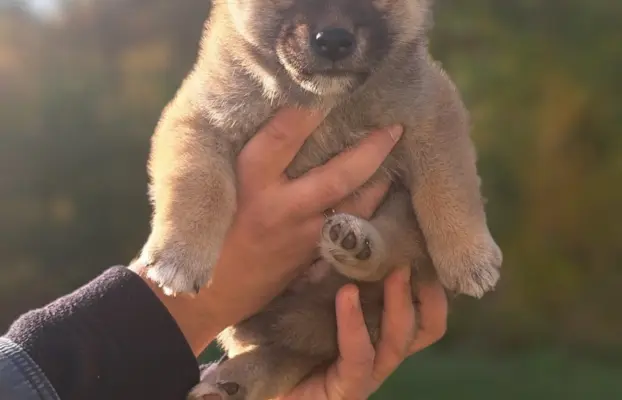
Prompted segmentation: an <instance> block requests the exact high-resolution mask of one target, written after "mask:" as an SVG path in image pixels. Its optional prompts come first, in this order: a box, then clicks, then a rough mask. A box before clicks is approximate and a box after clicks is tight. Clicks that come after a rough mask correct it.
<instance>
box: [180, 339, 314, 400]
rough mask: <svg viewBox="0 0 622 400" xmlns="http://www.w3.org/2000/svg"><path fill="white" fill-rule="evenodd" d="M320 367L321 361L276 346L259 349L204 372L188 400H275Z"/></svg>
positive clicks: (213, 366) (212, 366)
mask: <svg viewBox="0 0 622 400" xmlns="http://www.w3.org/2000/svg"><path fill="white" fill-rule="evenodd" d="M321 364H322V360H321V359H319V358H315V357H312V356H305V355H302V354H294V353H291V352H289V351H288V350H283V349H281V348H277V347H260V348H256V349H253V350H250V351H248V352H246V353H242V354H239V355H237V356H235V357H233V358H231V359H229V360H227V361H224V362H223V363H222V364H220V365H211V366H210V367H209V368H207V369H205V370H204V371H203V373H202V374H201V382H199V384H197V385H196V386H195V387H194V388H193V389H192V390H191V391H190V394H189V395H188V400H203V399H208V398H209V399H219V400H269V399H275V398H278V397H281V396H283V395H286V394H287V393H289V392H290V391H291V390H292V389H294V388H295V387H296V386H297V385H298V384H299V383H300V382H301V381H302V380H303V379H304V378H305V377H306V376H307V375H309V374H310V373H311V371H313V370H314V369H315V368H316V367H318V366H320V365H321Z"/></svg>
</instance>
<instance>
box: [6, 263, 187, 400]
mask: <svg viewBox="0 0 622 400" xmlns="http://www.w3.org/2000/svg"><path fill="white" fill-rule="evenodd" d="M5 339H8V340H10V341H11V342H13V343H15V344H16V345H17V346H19V347H20V348H21V349H23V350H24V351H25V352H26V353H27V354H28V355H29V356H30V358H31V359H32V360H33V361H34V362H35V363H36V364H37V365H38V366H39V368H40V369H41V370H42V371H43V373H44V374H45V376H46V377H47V379H48V380H49V382H50V383H51V385H52V386H53V388H54V389H55V390H56V392H57V393H58V395H59V397H60V399H61V400H74V399H75V400H78V399H80V400H85V399H89V400H97V399H102V400H104V399H105V400H111V399H115V400H116V399H119V400H123V399H145V400H153V399H162V400H176V399H179V400H182V399H185V398H186V394H187V393H188V391H189V390H190V389H191V388H192V386H194V385H195V384H196V383H197V382H198V380H199V368H198V365H197V361H196V358H195V357H194V355H193V353H192V350H191V349H190V347H189V346H188V343H187V342H186V340H185V338H184V336H183V334H182V332H181V331H180V329H179V327H178V326H177V324H176V322H175V320H174V319H173V318H172V317H171V315H170V314H169V313H168V310H167V309H166V308H165V307H164V305H163V304H162V303H161V302H160V300H159V299H158V298H157V297H156V296H155V294H154V293H153V292H152V291H151V289H149V287H147V285H146V284H145V283H144V281H143V280H142V279H141V278H140V277H138V276H137V275H136V274H134V273H133V272H132V271H130V270H128V269H126V268H125V267H114V268H111V269H109V270H107V271H105V272H104V273H103V274H101V275H100V276H99V277H97V278H96V279H94V280H93V281H91V282H89V283H88V284H86V285H85V286H83V287H81V288H79V289H78V290H77V291H75V292H74V293H71V294H69V295H67V296H65V297H62V298H60V299H58V300H56V301H55V302H53V303H51V304H49V305H47V306H45V307H43V308H41V309H36V310H33V311H30V312H28V313H26V314H24V315H23V316H21V317H20V318H19V319H18V320H17V321H15V322H14V323H13V325H12V326H11V327H10V328H9V331H8V332H7V333H6V335H5Z"/></svg>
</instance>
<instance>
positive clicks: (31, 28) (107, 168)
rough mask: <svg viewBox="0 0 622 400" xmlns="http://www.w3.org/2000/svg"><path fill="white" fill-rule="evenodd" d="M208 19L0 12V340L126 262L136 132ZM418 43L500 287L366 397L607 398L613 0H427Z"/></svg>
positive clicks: (614, 134)
mask: <svg viewBox="0 0 622 400" xmlns="http://www.w3.org/2000/svg"><path fill="white" fill-rule="evenodd" d="M411 1H413V0H411ZM208 8H209V1H208V0H177V1H172V0H99V1H94V0H92V1H87V0H82V1H80V0H64V1H53V0H38V1H33V2H27V1H18V0H0V328H2V330H4V329H5V328H6V327H7V326H8V324H9V323H10V322H11V321H12V320H13V319H14V318H15V317H17V316H18V315H19V314H20V313H22V312H24V311H26V310H28V309H29V308H32V307H36V306H40V305H42V304H44V303H45V302H47V301H50V300H51V299H53V298H54V297H56V296H58V295H61V294H63V293H65V292H67V291H70V290H72V289H74V288H76V287H77V286H79V285H81V284H83V283H85V282H86V281H87V280H89V279H91V278H93V277H94V276H95V275H97V274H98V273H99V272H101V271H102V270H103V269H105V268H107V267H109V266H111V265H114V264H123V263H127V262H129V261H130V259H131V258H133V257H134V256H135V255H136V253H137V251H138V250H139V249H140V247H141V245H142V243H143V241H144V240H145V238H146V236H147V233H148V229H149V225H148V217H149V213H150V210H149V206H148V202H147V196H146V172H145V162H146V157H147V154H148V149H149V137H150V135H151V133H152V131H153V128H154V126H155V124H156V122H157V120H158V117H159V114H160V112H161V110H162V107H163V106H164V105H165V103H166V102H167V101H168V100H169V99H170V98H171V96H172V95H173V93H174V92H175V90H176V88H177V87H178V85H179V84H180V82H181V79H182V78H183V77H184V75H185V73H186V72H188V69H189V67H190V66H191V64H192V62H193V61H194V57H195V52H196V49H197V42H198V39H199V37H200V31H201V26H202V22H203V19H204V17H205V16H206V15H207V11H208ZM432 48H433V55H434V56H435V57H436V58H437V59H439V60H441V61H442V62H443V65H444V66H445V68H446V69H447V70H448V71H449V73H450V74H451V76H452V77H453V78H454V80H455V81H456V83H457V85H458V87H459V88H460V90H461V91H462V93H463V95H464V99H465V101H466V103H467V105H468V107H469V109H470V110H471V112H472V115H473V123H474V130H473V137H474V140H475V141H476V144H477V146H478V148H479V154H480V171H481V174H482V176H483V179H484V192H485V195H486V197H487V198H488V200H489V203H488V212H489V221H490V224H491V227H492V230H493V233H494V235H495V237H496V238H498V241H499V243H500V244H501V246H502V248H503V250H504V253H505V265H504V269H503V278H502V282H501V284H500V286H499V288H498V290H497V291H496V292H495V293H493V294H491V295H488V296H487V297H485V298H484V299H483V300H481V301H475V300H470V299H465V298H457V299H454V300H453V301H452V311H451V315H450V327H449V332H448V334H447V336H446V337H445V338H444V339H443V341H442V342H440V343H439V344H437V345H436V346H434V347H433V348H431V349H429V350H427V351H425V352H423V353H421V354H420V355H417V356H415V357H413V358H412V359H411V360H409V361H408V362H407V363H406V364H404V365H403V366H402V367H401V368H400V370H399V371H398V372H397V373H396V374H395V375H394V376H393V377H392V378H391V379H390V380H389V381H388V382H387V383H386V385H385V386H384V387H383V389H382V390H381V392H380V393H378V394H377V395H376V398H377V399H415V398H416V399H425V400H428V399H429V400H433V399H447V398H453V397H456V396H458V397H460V398H462V399H465V400H466V399H478V400H487V399H508V400H511V399H526V398H527V397H532V398H535V399H547V400H555V399H564V400H574V399H622V311H621V309H622V187H621V183H622V131H621V129H622V79H621V77H620V76H621V75H622V1H620V0H590V1H586V0H582V1H579V0H564V1H550V0H549V1H546V0H454V1H449V0H438V1H437V5H436V27H435V30H434V33H433V36H432ZM215 352H216V350H215V349H211V350H210V352H208V354H207V355H206V358H210V357H212V356H214V355H215V354H214V353H215Z"/></svg>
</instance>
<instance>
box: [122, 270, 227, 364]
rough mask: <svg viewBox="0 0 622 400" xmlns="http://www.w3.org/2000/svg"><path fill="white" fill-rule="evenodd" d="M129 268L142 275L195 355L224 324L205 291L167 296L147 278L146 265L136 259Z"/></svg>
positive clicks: (212, 338)
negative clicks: (195, 294) (193, 294)
mask: <svg viewBox="0 0 622 400" xmlns="http://www.w3.org/2000/svg"><path fill="white" fill-rule="evenodd" d="M128 268H129V270H131V271H132V272H134V273H136V274H137V275H138V276H140V277H141V278H142V280H143V281H144V282H145V284H146V285H147V286H148V287H149V288H150V289H151V290H152V292H153V293H154V294H155V295H156V297H157V298H158V299H159V300H160V301H161V302H162V305H164V307H166V309H167V310H168V312H169V313H170V314H171V316H172V317H173V319H174V320H175V322H176V323H177V325H178V326H179V329H180V330H181V331H182V333H183V335H184V337H185V338H186V341H187V342H188V345H189V346H190V347H191V348H192V351H193V353H194V354H195V356H198V355H200V354H201V353H202V352H203V351H204V350H205V349H206V348H207V346H209V344H210V343H211V342H212V341H213V340H214V339H215V338H216V336H217V335H218V334H219V333H220V332H221V331H222V330H223V329H224V328H225V327H226V326H221V325H222V324H221V323H219V322H218V321H219V319H220V318H218V317H217V313H215V311H216V310H214V309H213V308H214V307H211V306H213V302H212V301H210V299H209V297H210V295H209V293H207V292H208V291H205V290H203V291H201V292H200V293H199V295H197V296H189V295H187V294H179V295H177V296H167V295H166V294H164V292H163V290H162V289H161V288H160V287H159V286H158V285H157V284H155V283H154V282H153V281H151V280H150V279H148V278H147V275H146V270H147V269H146V267H144V266H143V265H140V264H138V263H133V264H132V265H130V266H129V267H128Z"/></svg>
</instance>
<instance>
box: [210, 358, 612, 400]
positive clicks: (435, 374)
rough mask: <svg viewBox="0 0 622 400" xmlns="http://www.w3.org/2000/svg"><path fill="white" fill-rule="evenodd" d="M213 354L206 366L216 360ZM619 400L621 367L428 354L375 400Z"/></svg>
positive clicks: (412, 363)
mask: <svg viewBox="0 0 622 400" xmlns="http://www.w3.org/2000/svg"><path fill="white" fill-rule="evenodd" d="M217 356H218V352H217V351H216V350H215V349H213V348H212V349H211V350H210V351H209V352H208V353H207V354H206V356H205V357H203V360H202V361H204V362H205V361H207V360H210V359H214V358H217ZM453 398H459V399H460V400H609V399H612V400H617V399H622V364H618V365H617V366H613V365H608V366H607V365H604V364H597V363H593V362H590V361H587V360H584V359H579V358H573V357H569V356H564V355H562V354H559V353H545V352H538V353H529V354H524V355H522V356H512V357H503V358H486V357H482V356H474V355H467V354H466V353H459V352H451V353H449V352H444V353H440V352H438V351H432V350H428V351H424V352H421V353H419V354H417V355H416V356H414V357H412V358H411V359H410V360H408V361H406V362H405V363H404V364H403V365H402V366H401V367H400V368H399V369H398V370H397V371H396V372H395V373H394V374H393V375H392V376H391V378H389V379H388V380H387V381H386V382H385V384H384V385H383V387H382V388H381V389H380V391H378V392H377V393H376V394H375V395H374V396H373V397H372V398H371V400H413V399H416V400H447V399H453Z"/></svg>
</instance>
